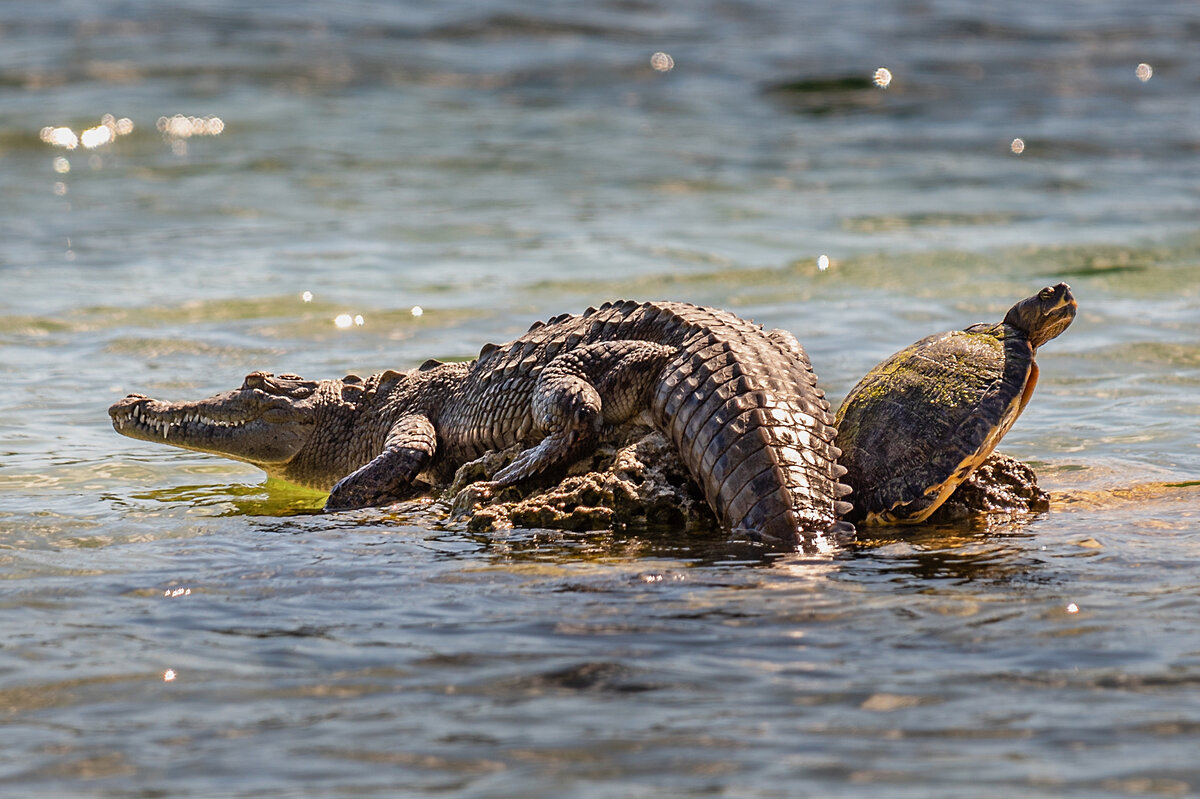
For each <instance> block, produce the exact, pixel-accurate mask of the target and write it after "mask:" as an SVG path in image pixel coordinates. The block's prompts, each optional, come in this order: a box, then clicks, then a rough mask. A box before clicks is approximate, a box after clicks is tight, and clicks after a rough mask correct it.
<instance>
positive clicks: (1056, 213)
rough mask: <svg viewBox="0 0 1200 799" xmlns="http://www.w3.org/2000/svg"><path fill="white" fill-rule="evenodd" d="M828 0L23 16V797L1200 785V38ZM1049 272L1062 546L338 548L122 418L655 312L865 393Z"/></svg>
mask: <svg viewBox="0 0 1200 799" xmlns="http://www.w3.org/2000/svg"><path fill="white" fill-rule="evenodd" d="M827 5H828V4H819V3H788V4H780V3H773V2H767V0H761V2H760V1H759V0H747V2H737V3H734V2H724V1H723V0H704V1H702V2H624V1H623V0H613V2H607V1H606V0H600V2H597V3H591V4H566V3H560V4H543V3H535V2H530V1H529V0H508V1H507V2H504V1H501V0H497V1H496V2H486V3H484V2H472V3H467V2H443V3H437V4H424V3H415V2H393V3H358V2H339V3H332V4H330V3H316V2H297V3H291V4H287V5H283V4H271V3H255V2H250V3H228V2H211V1H209V0H204V1H201V0H185V1H184V2H179V3H171V4H129V3H122V2H116V0H96V1H95V2H91V3H87V4H80V3H37V4H33V3H28V4H16V3H10V4H7V5H6V8H5V13H4V19H3V21H2V22H0V44H2V45H3V46H0V111H2V112H3V113H2V114H0V170H2V172H0V173H2V174H3V176H4V184H5V185H4V191H3V192H0V230H2V231H3V235H0V281H2V282H0V286H2V287H3V292H2V293H0V347H2V349H0V371H2V373H3V377H4V391H3V392H0V451H3V459H2V461H0V497H2V501H0V576H3V577H4V578H5V579H4V580H3V582H0V634H2V639H0V742H2V743H3V745H2V746H0V793H3V794H4V795H14V796H17V795H35V794H36V795H55V796H141V795H145V796H164V795H169V796H196V797H212V796H255V797H264V796H279V797H282V796H289V797H291V796H350V795H356V796H357V795H368V796H369V795H379V796H397V795H411V796H424V795H434V794H437V795H455V796H470V797H507V796H528V797H562V796H578V797H609V796H627V797H638V796H656V797H659V796H731V797H733V796H736V797H793V796H831V795H837V796H886V797H931V796H944V797H963V796H972V797H1010V796H1047V797H1051V796H1053V797H1062V796H1079V797H1110V796H1111V797H1124V796H1145V795H1150V796H1184V795H1188V794H1192V793H1195V792H1197V791H1200V769H1198V767H1197V765H1196V763H1197V762H1198V761H1197V757H1196V755H1197V750H1198V747H1197V743H1198V741H1200V705H1198V704H1197V701H1196V697H1197V695H1198V689H1200V635H1198V634H1197V632H1196V630H1197V624H1196V619H1197V618H1200V590H1198V588H1197V585H1198V583H1197V580H1196V577H1195V563H1196V561H1197V559H1198V556H1200V545H1198V544H1197V532H1198V531H1200V425H1198V419H1200V401H1198V400H1197V396H1198V395H1200V224H1198V223H1197V219H1200V213H1198V212H1200V188H1198V187H1200V159H1198V157H1197V156H1198V154H1200V102H1198V101H1197V98H1198V97H1200V78H1198V75H1200V66H1198V65H1200V62H1198V61H1197V53H1200V14H1198V13H1197V10H1196V8H1195V7H1194V4H1193V3H1190V2H1182V1H1181V2H1169V1H1166V2H1157V3H1134V2H1123V1H1122V0H1100V1H1099V2H1093V3H1089V4H1086V6H1081V5H1077V4H1066V3H1044V2H1037V3H1034V2H1018V3H1009V4H1005V5H1004V6H1003V7H1002V8H1001V7H997V8H996V9H991V8H986V9H985V8H983V7H980V6H979V5H978V4H975V3H968V2H961V1H960V0H946V2H933V3H909V4H878V3H865V2H850V3H838V4H833V5H832V6H829V7H826V6H827ZM659 52H661V53H666V54H668V55H669V56H670V58H671V60H673V63H674V68H673V69H671V70H668V71H660V70H656V69H655V68H653V66H652V58H653V56H654V54H655V53H659ZM654 63H655V64H657V65H658V66H660V67H661V66H663V65H664V64H665V63H666V62H665V59H663V58H661V57H660V58H658V59H657V60H654ZM1139 64H1145V65H1146V66H1147V67H1148V68H1149V74H1147V69H1146V68H1142V69H1141V71H1140V73H1139ZM879 67H885V68H887V69H888V70H890V71H891V74H892V81H891V83H890V84H889V85H888V87H887V88H886V89H881V88H879V87H877V86H875V85H874V84H873V83H872V76H873V75H874V73H875V71H876V69H877V68H879ZM105 114H110V115H111V118H110V119H108V120H107V121H108V124H107V125H104V126H102V117H103V115H105ZM122 120H128V122H126V123H122ZM101 126H102V127H103V129H102V130H96V128H97V127H101ZM130 126H132V128H131V129H130ZM58 128H67V129H70V132H71V133H70V135H68V134H67V133H64V132H63V131H61V130H56V129H58ZM43 129H45V130H43ZM89 130H91V133H88V134H85V133H84V132H85V131H89ZM71 136H74V137H76V138H79V137H80V136H83V139H82V142H81V143H79V144H77V145H76V146H75V147H74V148H73V149H71V148H69V145H70V144H71V138H70V137H71ZM110 139H111V140H110ZM1015 140H1020V145H1017V146H1016V148H1015V149H1017V150H1021V152H1020V153H1019V154H1017V153H1015V152H1014V141H1015ZM86 144H93V145H95V146H94V147H92V148H89V147H87V146H85V145H86ZM1022 146H1023V149H1022ZM821 256H825V257H826V259H827V261H820V263H821V264H827V268H826V269H821V268H819V266H818V262H819V261H818V259H819V258H820V257H821ZM1058 280H1066V281H1067V282H1069V283H1070V284H1071V285H1072V287H1073V289H1074V291H1075V293H1076V295H1077V297H1078V299H1079V303H1080V308H1081V312H1080V315H1079V317H1078V319H1077V320H1076V322H1075V324H1074V326H1073V327H1072V328H1071V329H1070V330H1069V331H1068V332H1067V333H1066V334H1065V335H1064V336H1063V337H1061V338H1060V339H1058V340H1056V341H1054V342H1053V343H1051V344H1050V345H1048V346H1047V347H1046V348H1045V349H1044V351H1043V352H1042V353H1041V354H1040V356H1039V362H1040V364H1041V366H1042V381H1041V384H1040V386H1039V388H1038V392H1037V395H1036V396H1035V398H1034V401H1033V403H1032V404H1031V405H1030V407H1029V409H1028V410H1027V412H1026V413H1025V415H1024V416H1023V417H1022V419H1021V420H1020V421H1019V422H1018V424H1017V426H1016V427H1015V428H1014V430H1013V431H1012V433H1011V434H1010V435H1009V436H1008V438H1007V439H1006V440H1005V443H1004V445H1003V448H1004V449H1005V450H1006V451H1008V452H1009V453H1011V454H1013V455H1016V456H1018V457H1020V458H1022V459H1025V460H1028V461H1031V462H1033V463H1034V464H1035V466H1036V467H1037V468H1038V470H1039V472H1040V474H1041V476H1042V480H1043V483H1044V485H1045V486H1046V487H1047V488H1049V489H1050V490H1051V492H1052V494H1053V503H1052V506H1051V509H1050V511H1049V512H1048V513H1045V514H1042V515H1039V516H1037V517H1034V518H1032V519H1022V520H1014V521H1013V522H1011V523H1008V522H1004V523H996V524H993V525H992V526H990V527H983V526H975V527H971V528H953V529H945V528H919V529H915V530H912V531H906V532H905V533H904V534H903V535H901V534H898V533H892V532H873V533H869V534H866V535H864V536H862V539H861V541H860V543H859V544H858V545H857V546H856V547H854V548H853V549H851V550H849V551H847V552H845V553H843V554H841V555H839V556H838V557H835V558H834V559H832V560H830V561H827V562H817V563H814V562H807V561H802V560H798V559H795V558H790V557H779V556H768V555H764V554H762V553H757V552H754V551H752V550H746V549H744V548H741V549H739V548H736V547H733V546H731V545H727V544H725V543H723V542H722V541H720V540H706V539H701V538H696V537H689V536H686V535H683V534H673V533H671V532H669V531H666V532H660V533H655V534H652V535H651V534H644V535H638V534H619V535H618V534H611V533H592V534H586V535H575V534H564V533H551V532H546V531H538V530H515V531H510V532H503V533H495V534H487V535H475V534H469V533H467V532H464V531H463V530H462V529H461V528H459V527H455V526H453V525H447V524H446V523H445V522H444V520H443V518H442V516H441V515H440V514H439V512H438V509H437V508H436V507H427V506H425V505H422V504H420V503H418V504H414V505H406V506H398V507H396V508H392V509H372V510H364V511H358V512H353V513H346V514H336V515H320V514H316V513H315V512H314V511H315V510H316V509H317V508H318V507H319V506H320V503H321V497H320V496H318V495H314V494H310V493H306V492H302V491H298V490H296V489H291V488H289V487H288V486H286V485H282V484H275V483H270V482H266V481H265V480H264V478H263V477H262V475H261V473H259V472H257V471H256V470H254V469H251V468H249V467H245V466H242V465H238V464H235V463H233V462H228V461H222V460H219V459H215V458H209V457H205V456H202V455H199V454H195V453H187V452H183V451H171V450H168V449H166V448H156V447H154V446H152V445H149V444H143V443H139V442H135V441H131V440H128V439H124V438H121V437H119V436H117V435H116V434H115V433H113V432H112V430H111V428H110V427H109V425H108V420H107V416H106V414H105V409H106V407H107V406H108V405H109V404H110V403H111V402H112V401H114V400H115V399H117V398H119V397H121V396H123V395H124V394H126V393H128V392H130V391H139V392H144V393H152V394H154V395H156V396H163V397H166V398H172V399H182V398H194V397H198V396H202V395H207V394H209V393H212V392H215V391H219V390H224V389H227V388H230V387H232V386H234V385H236V384H237V383H239V382H240V380H241V378H242V376H243V375H244V374H246V373H247V372H249V371H252V370H254V369H268V370H272V371H276V372H298V373H300V374H304V375H305V376H309V377H327V376H336V375H341V374H344V373H346V372H348V371H357V372H362V373H367V372H370V371H377V370H380V369H383V368H409V367H411V366H413V365H416V364H418V363H420V362H421V361H423V360H424V359H426V358H428V357H443V358H445V357H470V356H472V355H473V354H474V353H476V352H477V351H478V348H479V347H480V345H481V344H483V343H484V342H485V341H488V340H504V339H506V338H509V337H511V336H513V335H516V334H518V333H520V332H522V331H524V329H525V328H526V327H527V326H528V324H529V322H530V321H532V320H533V319H536V318H545V317H547V316H550V315H554V314H556V313H559V312H562V311H576V310H580V309H582V308H584V307H586V306H587V305H589V304H597V303H599V302H602V301H604V300H606V299H614V298H617V297H632V298H637V299H653V298H666V299H679V300H690V301H693V302H700V303H706V304H715V305H720V306H724V307H729V308H731V309H734V310H736V311H737V312H739V313H741V314H743V315H746V316H749V317H752V318H754V319H756V320H758V321H760V322H763V323H766V324H768V325H770V326H774V327H783V328H786V329H789V330H791V331H793V332H794V333H795V334H796V335H797V337H798V338H799V339H800V340H801V341H802V342H803V343H804V344H805V346H806V347H807V349H808V350H809V353H810V355H811V357H812V360H813V363H814V365H815V366H816V368H817V370H818V372H819V374H820V375H821V378H822V381H823V383H824V385H825V387H826V389H827V390H828V392H829V393H830V395H831V396H832V397H833V398H835V399H836V398H840V397H841V396H842V395H843V394H844V393H845V392H846V390H847V389H848V388H849V387H850V386H851V385H853V383H854V382H855V381H856V380H857V378H858V377H859V376H861V375H862V374H863V373H865V372H866V371H867V370H868V369H869V368H870V367H871V366H872V365H873V364H874V363H876V362H877V361H878V360H879V359H881V358H882V357H884V356H885V355H887V354H889V353H890V352H893V351H894V350H896V349H898V348H900V347H901V346H903V345H905V344H907V343H909V342H911V341H913V340H915V339H917V338H919V337H921V336H924V335H927V334H929V333H931V332H934V331H937V330H943V329H950V328H957V327H962V326H964V325H966V324H970V323H972V322H976V321H981V320H994V319H999V318H1000V316H1001V315H1002V314H1003V312H1004V311H1005V309H1006V308H1007V307H1008V306H1009V305H1011V304H1012V303H1013V302H1014V301H1015V300H1017V299H1019V298H1021V297H1024V296H1027V295H1029V294H1032V293H1033V292H1034V291H1036V290H1037V289H1038V288H1039V287H1041V286H1042V285H1045V284H1047V283H1053V282H1057V281H1058ZM305 292H308V293H309V294H308V295H307V296H308V297H309V299H308V301H306V299H305V297H306V295H305ZM418 308H419V309H420V312H416V310H415V309H418ZM341 315H346V320H349V321H348V324H345V326H343V327H339V326H338V325H337V324H335V322H334V320H335V319H336V318H337V317H339V316H341ZM355 317H361V324H357V323H356V319H355ZM346 320H343V321H344V322H345V321H346Z"/></svg>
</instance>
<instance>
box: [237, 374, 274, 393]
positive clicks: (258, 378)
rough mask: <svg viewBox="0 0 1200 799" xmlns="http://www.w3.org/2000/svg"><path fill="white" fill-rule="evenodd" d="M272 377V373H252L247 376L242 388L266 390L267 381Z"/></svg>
mask: <svg viewBox="0 0 1200 799" xmlns="http://www.w3.org/2000/svg"><path fill="white" fill-rule="evenodd" d="M271 377H272V375H271V373H270V372H251V373H250V374H248V375H246V379H245V381H244V382H243V383H242V388H260V389H261V388H266V386H267V381H268V380H269V379H270V378H271Z"/></svg>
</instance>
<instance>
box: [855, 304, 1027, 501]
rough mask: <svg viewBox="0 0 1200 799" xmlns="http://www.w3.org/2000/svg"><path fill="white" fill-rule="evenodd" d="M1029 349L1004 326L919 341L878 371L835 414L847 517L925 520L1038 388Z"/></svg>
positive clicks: (976, 464) (973, 328)
mask: <svg viewBox="0 0 1200 799" xmlns="http://www.w3.org/2000/svg"><path fill="white" fill-rule="evenodd" d="M1033 352H1034V351H1033V347H1032V346H1031V345H1030V343H1029V339H1028V338H1027V337H1026V336H1025V334H1024V333H1022V332H1021V331H1019V330H1017V329H1016V328H1014V327H1011V326H1009V325H1005V324H992V325H989V324H980V325H973V326H971V327H969V328H967V329H966V330H955V331H951V332H947V333H938V334H935V335H932V336H929V337H928V338H923V339H921V340H920V341H918V342H917V343H915V344H913V345H912V346H910V347H908V348H907V349H904V350H902V351H900V352H898V353H896V354H895V355H893V356H892V357H890V358H888V359H887V360H886V361H884V362H883V363H881V364H879V365H878V366H876V367H875V368H874V369H872V370H871V371H870V373H868V374H867V376H866V377H864V378H863V379H862V380H861V381H859V383H858V385H856V386H855V387H854V388H853V389H852V390H851V391H850V393H849V394H848V395H847V396H846V399H845V401H844V402H843V403H842V407H841V408H840V409H839V410H838V414H837V427H838V436H837V446H838V447H839V448H840V449H841V450H842V455H841V457H840V458H839V460H838V462H839V463H840V464H841V465H842V466H845V467H846V469H847V474H846V476H845V477H844V478H843V482H845V483H848V484H849V485H850V486H851V487H852V488H853V493H852V494H851V497H850V499H851V501H852V502H853V504H854V510H853V511H852V512H851V514H850V515H849V516H848V518H849V519H850V520H851V521H854V522H859V523H866V524H904V523H916V522H920V521H923V520H924V519H925V518H926V517H927V516H929V514H931V513H933V511H934V510H936V509H937V507H938V506H939V505H941V504H942V502H944V501H945V500H946V499H947V498H948V497H949V496H950V494H952V493H953V492H954V489H955V488H956V487H957V486H958V485H959V483H961V482H962V481H963V480H965V479H967V478H968V477H970V476H971V473H972V472H974V471H975V469H976V468H978V467H979V465H980V464H982V463H983V461H984V460H985V459H986V458H987V456H988V455H989V454H991V452H992V450H993V449H994V448H995V446H996V444H997V443H998V442H999V441H1000V439H1001V438H1002V437H1003V436H1004V434H1005V433H1007V432H1008V430H1009V428H1010V427H1012V424H1013V422H1014V421H1016V419H1017V416H1018V415H1020V413H1021V411H1022V410H1023V409H1024V407H1025V404H1026V403H1027V402H1028V401H1029V395H1030V394H1031V393H1032V391H1033V387H1034V385H1035V384H1036V383H1037V365H1036V364H1035V363H1034V360H1033Z"/></svg>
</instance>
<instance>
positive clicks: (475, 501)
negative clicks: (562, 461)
mask: <svg viewBox="0 0 1200 799" xmlns="http://www.w3.org/2000/svg"><path fill="white" fill-rule="evenodd" d="M520 451H521V450H520V448H519V447H511V448H509V449H507V450H504V451H502V452H489V453H487V454H486V455H484V456H483V457H481V458H479V459H477V460H475V461H472V462H470V463H467V464H465V465H463V466H462V467H461V468H460V469H459V470H458V472H457V473H456V474H455V477H454V481H453V483H452V484H451V486H450V488H449V490H448V491H447V492H446V497H448V498H449V501H450V505H451V515H452V516H454V517H456V518H463V517H466V518H467V529H468V530H471V531H473V532H486V531H490V530H499V529H507V528H511V527H531V528H546V529H556V530H574V531H584V530H648V529H672V530H687V531H711V530H715V529H717V521H716V517H715V516H714V515H713V513H712V510H711V509H709V507H708V503H707V502H706V501H705V499H704V495H703V494H702V493H701V491H700V488H699V486H697V485H696V484H695V483H694V482H693V481H692V479H691V476H690V475H689V474H688V472H687V470H686V469H685V468H684V466H683V464H682V462H680V460H679V457H678V456H677V455H676V453H675V449H674V447H672V446H671V443H670V442H669V441H668V440H667V439H666V437H664V436H663V435H662V434H661V433H659V432H657V431H654V430H650V429H648V428H645V427H629V428H622V429H621V430H619V431H618V432H617V433H616V434H614V435H613V436H612V437H611V439H610V440H607V441H606V442H605V443H602V444H601V446H600V447H599V448H597V450H596V453H595V454H594V455H593V456H592V457H591V458H588V459H585V460H583V461H581V462H579V463H576V464H574V465H573V466H572V467H571V469H570V470H569V472H568V474H567V476H566V477H564V478H563V479H562V480H561V481H560V482H558V483H557V484H554V485H550V486H548V487H546V486H540V487H539V486H533V487H527V486H512V487H508V488H504V489H501V490H500V491H497V492H493V490H492V487H491V485H490V484H489V483H488V482H487V480H488V479H489V478H490V476H491V475H493V474H495V473H496V472H497V471H499V470H500V469H502V468H504V466H506V465H507V464H508V463H510V462H511V461H512V460H513V459H514V458H515V457H516V456H517V455H518V454H519V453H520Z"/></svg>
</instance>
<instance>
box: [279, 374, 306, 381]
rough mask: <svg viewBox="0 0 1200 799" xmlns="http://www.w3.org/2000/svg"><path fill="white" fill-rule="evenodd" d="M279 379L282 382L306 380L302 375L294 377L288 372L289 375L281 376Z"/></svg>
mask: <svg viewBox="0 0 1200 799" xmlns="http://www.w3.org/2000/svg"><path fill="white" fill-rule="evenodd" d="M279 379H280V380H303V379H304V378H303V377H301V376H300V375H294V374H292V373H291V372H288V373H287V374H282V375H279Z"/></svg>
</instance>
